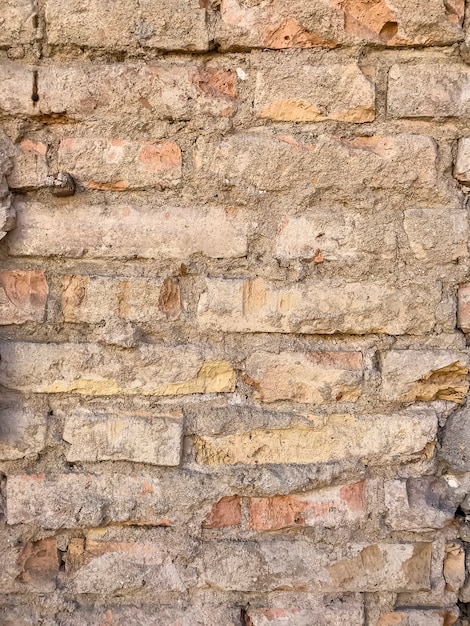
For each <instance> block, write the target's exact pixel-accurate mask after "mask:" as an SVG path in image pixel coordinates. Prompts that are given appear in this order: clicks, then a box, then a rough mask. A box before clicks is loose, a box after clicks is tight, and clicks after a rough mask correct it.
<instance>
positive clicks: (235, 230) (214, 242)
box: [8, 201, 249, 260]
mask: <svg viewBox="0 0 470 626" xmlns="http://www.w3.org/2000/svg"><path fill="white" fill-rule="evenodd" d="M16 207H17V225H16V228H15V230H14V232H13V233H12V237H9V241H8V245H9V251H10V254H12V255H14V256H16V255H19V256H28V255H32V256H50V255H60V256H69V257H74V258H78V257H88V258H108V259H109V258H127V257H136V258H144V259H182V260H183V259H188V258H189V257H190V256H191V255H192V254H202V255H204V256H207V257H210V258H238V257H242V256H245V255H246V253H247V245H248V244H247V235H248V231H249V224H248V223H247V221H246V219H245V218H244V217H243V216H242V215H227V214H226V212H225V211H224V210H223V209H221V208H204V207H199V208H194V207H193V208H191V207H172V206H166V207H165V208H158V207H154V206H152V207H150V206H144V207H137V206H129V205H125V204H116V205H113V207H112V208H111V209H110V207H108V206H106V205H101V206H100V205H85V204H77V205H71V206H70V207H67V211H64V209H63V206H62V205H61V204H60V202H59V201H56V202H55V203H54V202H53V201H51V202H50V203H48V204H39V203H35V202H33V203H28V202H24V203H23V202H17V204H16ZM70 224H73V229H71V228H70ZM90 225H93V228H90Z"/></svg>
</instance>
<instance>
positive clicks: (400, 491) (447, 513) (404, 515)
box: [384, 476, 458, 531]
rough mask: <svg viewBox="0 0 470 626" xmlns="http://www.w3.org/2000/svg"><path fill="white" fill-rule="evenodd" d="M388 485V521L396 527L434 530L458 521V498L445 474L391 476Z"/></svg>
mask: <svg viewBox="0 0 470 626" xmlns="http://www.w3.org/2000/svg"><path fill="white" fill-rule="evenodd" d="M384 488H385V507H386V510H387V513H386V524H387V526H388V527H389V528H390V529H392V530H412V531H424V530H434V529H436V528H444V527H445V526H449V525H450V524H452V523H453V521H454V516H455V511H456V510H457V505H458V502H457V501H456V498H455V496H454V495H453V493H452V490H451V488H450V487H449V485H448V484H447V482H446V481H445V480H444V479H442V478H436V477H434V476H423V477H421V478H408V479H400V480H389V481H386V482H385V485H384Z"/></svg>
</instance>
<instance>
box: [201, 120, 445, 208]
mask: <svg viewBox="0 0 470 626" xmlns="http://www.w3.org/2000/svg"><path fill="white" fill-rule="evenodd" d="M436 156H437V152H436V144H435V142H434V140H433V139H432V138H431V137H425V136H422V135H405V134H402V135H396V136H395V137H387V136H373V137H356V138H354V139H346V138H341V137H335V136H326V135H320V136H318V137H316V139H315V141H314V143H312V138H311V137H310V136H299V135H296V137H295V138H294V137H291V136H288V135H272V134H269V133H267V132H265V131H258V132H252V133H235V134H232V135H228V136H227V137H225V138H224V139H222V140H220V141H218V142H217V143H215V142H214V140H208V139H207V140H206V139H200V140H199V141H198V144H197V151H196V155H195V164H196V167H197V169H198V171H199V175H200V176H205V180H206V179H207V184H208V185H210V187H209V188H210V189H212V188H213V190H214V193H216V192H217V191H219V192H220V188H221V187H222V188H230V189H232V188H233V189H234V190H236V191H237V192H238V193H240V194H242V196H243V197H245V196H248V197H253V195H256V196H259V193H260V192H266V193H269V194H273V193H283V192H284V193H288V197H289V201H290V202H292V201H293V198H296V199H298V200H301V199H303V198H305V202H307V200H306V199H307V198H310V197H311V195H312V194H313V193H314V192H316V193H318V194H321V197H322V199H323V200H325V201H326V200H331V201H338V200H340V199H341V200H343V199H344V200H346V199H347V200H348V201H349V202H351V203H353V206H354V205H356V206H358V203H359V202H364V203H366V204H364V206H370V204H371V203H372V202H374V199H377V198H380V197H381V196H380V193H383V192H386V194H387V196H386V200H387V202H386V204H385V205H384V206H386V207H387V208H389V207H390V203H391V201H392V199H393V198H398V197H401V198H402V201H401V203H400V204H398V205H397V208H399V209H400V210H401V209H402V207H403V204H402V202H403V199H404V198H406V200H407V201H409V198H410V194H413V200H414V202H415V203H416V202H425V205H424V206H425V207H426V208H429V207H432V206H436V204H437V201H438V199H441V202H440V207H442V203H443V202H445V201H448V198H449V197H450V195H451V194H455V192H454V191H453V192H451V191H450V190H449V189H448V188H447V187H446V184H447V183H445V181H439V178H438V174H437V169H436V163H437V162H436ZM438 206H439V205H438Z"/></svg>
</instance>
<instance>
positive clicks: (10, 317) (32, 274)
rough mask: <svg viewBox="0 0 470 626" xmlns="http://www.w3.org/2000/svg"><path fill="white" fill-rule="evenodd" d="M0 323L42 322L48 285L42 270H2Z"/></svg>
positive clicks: (0, 275)
mask: <svg viewBox="0 0 470 626" xmlns="http://www.w3.org/2000/svg"><path fill="white" fill-rule="evenodd" d="M0 287H1V290H0V325H6V324H23V323H24V322H29V321H34V322H42V321H43V320H44V316H45V314H46V302H47V294H48V287H47V282H46V277H45V275H44V272H43V271H42V270H0Z"/></svg>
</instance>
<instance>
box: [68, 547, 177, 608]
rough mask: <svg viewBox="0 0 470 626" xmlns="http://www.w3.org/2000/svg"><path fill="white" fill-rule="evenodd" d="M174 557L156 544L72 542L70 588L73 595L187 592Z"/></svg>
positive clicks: (70, 551)
mask: <svg viewBox="0 0 470 626" xmlns="http://www.w3.org/2000/svg"><path fill="white" fill-rule="evenodd" d="M174 560H175V556H174V555H172V554H171V553H169V551H168V549H167V548H166V546H164V545H158V544H155V543H154V542H150V541H149V542H148V543H145V542H132V541H100V540H99V536H98V539H94V538H89V537H87V539H79V538H76V539H75V538H74V539H72V540H71V542H70V545H69V549H68V553H67V568H66V573H67V589H68V590H69V591H72V592H74V593H99V594H100V595H106V596H112V595H114V594H116V595H122V592H123V590H124V591H125V590H131V591H135V590H136V589H139V588H143V587H144V586H148V587H149V588H150V589H157V590H158V591H159V592H161V591H179V592H181V591H184V589H185V586H184V581H183V579H182V576H181V573H180V572H179V571H178V570H179V567H178V566H177V565H176V564H175V563H174Z"/></svg>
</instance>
